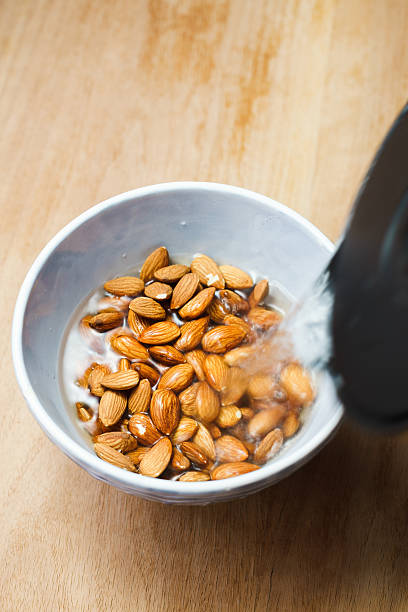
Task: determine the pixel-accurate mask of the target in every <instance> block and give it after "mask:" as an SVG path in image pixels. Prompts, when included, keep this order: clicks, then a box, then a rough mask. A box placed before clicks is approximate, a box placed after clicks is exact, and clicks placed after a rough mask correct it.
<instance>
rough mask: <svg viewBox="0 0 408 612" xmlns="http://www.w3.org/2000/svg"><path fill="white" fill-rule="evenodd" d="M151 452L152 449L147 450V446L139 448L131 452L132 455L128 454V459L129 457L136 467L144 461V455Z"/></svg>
mask: <svg viewBox="0 0 408 612" xmlns="http://www.w3.org/2000/svg"><path fill="white" fill-rule="evenodd" d="M149 450H150V449H149V448H147V447H146V446H139V447H138V448H136V449H135V450H133V451H130V453H126V457H129V459H130V460H131V462H132V463H133V464H134V465H139V463H140V462H141V460H142V459H143V455H145V454H146V453H148V452H149Z"/></svg>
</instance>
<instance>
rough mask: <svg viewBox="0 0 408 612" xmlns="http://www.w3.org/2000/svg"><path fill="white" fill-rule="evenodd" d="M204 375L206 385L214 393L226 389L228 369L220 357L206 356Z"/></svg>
mask: <svg viewBox="0 0 408 612" xmlns="http://www.w3.org/2000/svg"><path fill="white" fill-rule="evenodd" d="M204 373H205V377H206V379H207V381H208V383H209V384H210V385H211V387H212V388H213V389H215V390H216V391H222V390H223V389H225V388H226V387H227V384H228V375H229V367H228V366H227V364H226V363H225V361H224V359H223V358H222V357H221V356H220V355H208V356H207V357H206V359H205V362H204Z"/></svg>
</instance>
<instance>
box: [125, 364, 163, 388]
mask: <svg viewBox="0 0 408 612" xmlns="http://www.w3.org/2000/svg"><path fill="white" fill-rule="evenodd" d="M132 368H133V369H134V370H136V372H138V373H139V376H140V378H147V380H148V381H149V382H150V384H151V385H152V387H154V385H155V384H156V383H157V381H158V380H159V378H160V372H159V371H158V370H156V368H154V367H153V366H151V365H149V364H147V363H132Z"/></svg>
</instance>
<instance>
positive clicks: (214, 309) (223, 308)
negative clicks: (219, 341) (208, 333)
mask: <svg viewBox="0 0 408 612" xmlns="http://www.w3.org/2000/svg"><path fill="white" fill-rule="evenodd" d="M207 313H208V315H209V317H210V319H211V321H214V323H224V319H225V317H226V316H227V315H229V314H231V310H230V307H229V306H228V304H226V303H224V302H223V301H222V300H220V299H219V298H217V297H215V298H213V300H212V302H211V304H210V305H209V306H208V308H207Z"/></svg>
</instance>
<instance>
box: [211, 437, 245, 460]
mask: <svg viewBox="0 0 408 612" xmlns="http://www.w3.org/2000/svg"><path fill="white" fill-rule="evenodd" d="M215 451H216V455H217V460H218V461H220V462H221V463H232V462H235V461H246V460H247V459H248V450H247V449H246V448H245V446H244V445H243V444H242V442H241V440H238V438H235V437H234V436H229V435H225V436H221V438H218V440H216V441H215Z"/></svg>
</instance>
